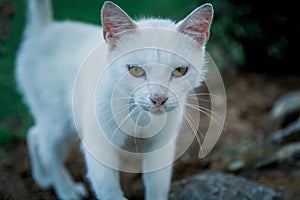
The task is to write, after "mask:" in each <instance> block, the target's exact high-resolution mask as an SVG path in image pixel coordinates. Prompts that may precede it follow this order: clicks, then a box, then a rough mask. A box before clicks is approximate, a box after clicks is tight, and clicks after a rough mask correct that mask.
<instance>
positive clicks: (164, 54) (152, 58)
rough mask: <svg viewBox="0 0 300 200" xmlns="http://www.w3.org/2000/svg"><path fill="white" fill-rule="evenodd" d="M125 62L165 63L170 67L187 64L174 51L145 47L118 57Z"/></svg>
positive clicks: (143, 63) (145, 64)
mask: <svg viewBox="0 0 300 200" xmlns="http://www.w3.org/2000/svg"><path fill="white" fill-rule="evenodd" d="M120 59H122V61H123V62H127V64H139V65H143V66H150V65H155V64H157V65H166V66H170V67H178V66H181V65H186V66H187V65H189V63H188V61H187V60H185V59H184V58H183V57H181V56H180V55H177V54H176V53H174V52H170V51H167V50H164V49H156V48H145V49H138V50H135V51H131V52H128V53H126V54H124V55H123V56H122V57H120Z"/></svg>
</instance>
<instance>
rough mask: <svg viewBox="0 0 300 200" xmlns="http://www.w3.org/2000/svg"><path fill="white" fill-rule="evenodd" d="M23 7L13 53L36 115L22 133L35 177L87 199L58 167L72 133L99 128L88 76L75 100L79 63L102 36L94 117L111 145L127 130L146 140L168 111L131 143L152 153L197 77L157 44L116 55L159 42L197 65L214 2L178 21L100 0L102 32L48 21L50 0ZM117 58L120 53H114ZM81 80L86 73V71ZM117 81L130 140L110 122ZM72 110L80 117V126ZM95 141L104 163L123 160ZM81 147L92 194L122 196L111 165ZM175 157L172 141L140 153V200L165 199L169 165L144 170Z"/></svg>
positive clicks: (120, 142) (64, 194) (176, 120)
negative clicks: (130, 121)
mask: <svg viewBox="0 0 300 200" xmlns="http://www.w3.org/2000/svg"><path fill="white" fill-rule="evenodd" d="M28 3H29V14H28V22H27V25H26V30H25V33H24V39H23V43H22V45H21V47H20V50H19V54H18V57H17V68H16V79H17V82H18V85H19V88H20V91H21V92H22V94H23V95H24V100H25V102H26V104H27V105H28V106H29V109H30V112H31V113H32V115H33V117H34V120H35V125H34V126H33V127H32V128H31V129H30V130H29V132H28V137H27V141H28V147H29V152H30V157H31V164H32V174H33V178H34V180H35V181H36V183H37V184H38V185H39V186H40V187H41V188H43V189H46V188H49V187H53V188H54V190H55V192H56V194H57V196H58V197H59V198H61V199H80V198H82V197H84V196H86V195H87V191H86V189H85V187H84V185H83V184H81V183H75V182H74V181H73V179H72V177H71V176H70V174H69V173H68V171H67V169H66V168H65V166H64V161H65V159H66V157H67V154H68V149H69V147H70V145H71V144H72V143H73V142H74V141H76V140H77V139H78V135H77V131H79V132H81V134H82V135H83V136H84V137H87V138H88V137H90V136H91V134H90V133H91V132H93V131H95V130H96V126H97V124H96V122H95V120H93V119H92V118H93V117H92V115H93V113H91V112H89V111H87V110H88V109H86V107H85V105H86V104H87V99H88V98H91V97H89V96H88V95H89V94H90V93H89V92H88V91H90V90H91V91H92V90H93V88H89V87H90V86H91V85H90V84H89V81H87V82H86V83H81V85H79V88H81V90H80V92H82V93H80V94H82V95H80V98H79V99H77V100H74V99H72V97H73V96H72V95H73V89H74V88H73V87H74V83H75V79H76V75H77V73H78V70H79V68H80V66H81V63H82V62H83V61H84V60H85V58H86V57H87V56H88V54H89V52H90V51H91V50H93V49H94V48H95V46H96V45H98V44H100V43H101V42H102V41H105V42H106V44H107V47H106V48H107V49H108V61H110V62H112V64H111V66H110V67H109V68H108V70H107V72H106V74H107V76H106V78H103V82H102V83H101V84H102V86H103V85H104V87H101V88H99V89H98V90H97V91H96V96H95V97H96V106H95V111H96V115H97V118H98V120H99V123H100V124H101V123H102V124H105V125H104V126H103V130H104V132H105V134H106V135H107V136H108V137H109V138H110V139H111V142H112V143H113V144H115V145H117V146H118V147H123V146H125V143H126V141H127V139H128V138H130V137H131V136H133V137H135V136H137V135H138V136H139V137H146V138H147V137H150V136H152V135H151V134H152V132H153V130H154V128H155V127H156V124H155V123H156V122H155V119H157V120H156V121H157V123H158V122H159V121H160V119H162V116H163V115H164V114H165V113H168V114H169V115H168V116H169V117H168V118H167V119H166V121H165V122H164V126H163V127H162V129H161V130H159V133H160V134H158V136H155V137H153V138H151V139H140V140H139V142H140V143H139V144H137V143H136V144H135V149H136V153H138V152H142V153H145V152H152V151H155V150H156V149H157V148H161V147H162V146H164V145H165V144H166V143H169V142H170V141H169V140H170V138H172V137H174V134H176V133H177V132H178V129H179V128H180V127H179V126H180V121H181V119H182V114H181V113H182V112H183V109H184V108H182V106H181V105H184V103H185V101H186V98H187V93H188V90H189V88H187V87H186V84H185V83H184V82H185V80H189V83H190V84H191V86H192V87H197V86H199V85H200V84H201V82H202V81H203V77H202V76H199V73H197V71H196V70H195V69H193V67H192V66H190V64H189V63H188V62H187V61H186V60H184V59H183V58H179V57H178V56H176V55H174V54H170V53H169V52H166V51H163V50H161V49H153V48H149V49H142V50H140V51H136V52H131V53H129V54H123V52H126V51H127V50H129V49H132V48H137V49H138V48H139V47H145V45H146V46H147V44H149V45H150V46H151V47H153V46H155V45H156V44H157V45H161V44H163V45H164V46H168V47H170V48H171V49H177V50H179V49H180V50H183V51H186V52H188V53H189V54H191V55H194V56H197V57H198V59H199V61H200V63H202V64H203V63H204V51H205V44H206V42H207V40H208V38H209V32H210V25H211V22H212V16H213V9H212V6H211V4H204V5H202V6H201V7H199V8H197V9H196V10H194V11H193V12H192V13H191V14H190V15H189V16H188V17H186V18H185V19H184V20H182V21H181V22H179V23H177V24H176V23H174V22H172V21H170V20H162V19H146V20H140V21H133V20H132V19H131V18H130V17H129V16H128V15H127V14H126V13H125V12H124V11H123V10H122V9H121V8H119V7H118V6H117V5H115V4H113V3H112V2H105V3H104V5H103V8H102V13H101V17H102V25H103V28H101V27H98V26H94V25H89V24H84V23H79V22H71V21H64V22H56V21H53V19H52V10H51V1H50V0H28ZM143 28H157V31H150V32H149V33H147V32H146V33H144V32H141V31H140V30H142V29H143ZM163 29H164V30H171V31H176V32H178V33H180V34H183V35H186V36H188V37H189V38H192V39H193V40H194V41H196V42H195V43H196V44H197V45H196V46H191V44H189V43H185V42H182V41H178V40H176V38H170V37H169V36H168V37H166V35H165V33H164V32H165V31H163ZM101 35H103V36H104V37H103V38H102V37H101ZM120 55H123V56H121V57H119V58H118V56H120ZM116 58H118V59H116ZM159 65H161V66H159ZM87 76H88V77H89V76H90V77H93V74H90V75H89V74H87ZM121 79H122V80H123V82H122V84H119V85H118V92H119V93H118V94H120V95H121V96H120V97H118V98H120V99H121V98H122V95H123V96H125V97H127V98H128V100H129V101H127V102H125V104H124V102H123V104H122V102H117V104H119V105H120V107H122V109H124V108H125V109H127V110H128V111H129V115H130V116H131V117H132V118H136V123H138V124H139V126H137V125H135V126H134V127H133V129H132V128H131V129H130V128H129V132H131V133H132V134H133V135H131V136H128V135H126V134H124V133H123V132H122V130H121V129H120V128H119V127H120V124H118V123H117V122H116V121H115V120H116V119H115V120H111V119H112V118H113V114H112V113H113V111H112V109H111V102H112V100H113V99H111V97H112V91H113V89H114V87H115V86H116V83H117V82H118V81H119V80H121ZM118 98H116V99H118ZM72 100H74V101H75V104H76V105H75V106H77V108H78V109H76V113H73V110H72ZM73 106H74V105H73ZM116 107H118V106H116ZM73 114H75V115H76V116H77V118H79V119H78V121H77V124H76V125H77V127H75V123H74V120H73ZM134 116H135V117H134ZM143 116H146V117H143ZM149 116H150V117H151V118H152V119H153V121H154V125H153V127H149V128H148V129H143V130H142V129H141V128H140V126H142V125H140V124H142V123H146V121H147V120H149V119H148V118H149ZM127 117H128V116H127ZM147 117H148V118H147ZM121 118H122V117H121ZM121 120H122V119H121ZM124 120H125V119H124ZM105 122H107V123H105ZM76 128H78V130H77V129H76ZM97 139H99V138H94V139H93V138H92V140H94V141H95V143H96V144H98V147H97V148H99V149H100V150H101V151H102V152H104V154H105V156H106V157H105V158H107V160H108V162H117V163H118V162H119V161H120V160H121V159H122V158H120V155H119V154H118V152H116V151H114V150H112V149H111V148H110V147H109V146H108V145H106V144H105V143H104V142H103V141H101V140H100V141H98V140H97ZM135 141H136V140H135ZM83 149H84V155H85V161H86V166H87V176H88V179H89V180H90V182H91V185H92V188H93V190H94V192H95V194H96V196H97V198H99V199H103V200H105V199H112V200H119V199H125V197H124V195H123V193H122V190H121V187H120V183H119V175H118V171H117V170H116V169H113V168H111V167H109V165H107V164H106V163H103V162H99V161H98V160H97V159H96V158H95V157H94V156H93V155H91V154H90V153H89V152H88V151H87V150H86V149H85V148H83ZM174 154H175V143H172V144H171V146H170V147H169V150H168V152H167V153H165V154H162V155H161V157H153V156H152V157H151V156H149V157H147V156H145V157H144V158H143V163H142V165H143V166H142V168H143V170H142V171H144V172H145V173H144V174H143V178H144V182H145V188H146V194H145V198H146V199H147V200H160V199H167V198H168V192H169V187H170V181H171V173H172V166H171V165H168V166H167V167H164V168H162V169H159V170H155V171H153V170H151V167H150V166H153V165H155V164H156V163H159V161H160V160H161V159H162V157H163V158H164V159H167V160H168V161H172V160H173V158H174ZM157 168H158V167H157Z"/></svg>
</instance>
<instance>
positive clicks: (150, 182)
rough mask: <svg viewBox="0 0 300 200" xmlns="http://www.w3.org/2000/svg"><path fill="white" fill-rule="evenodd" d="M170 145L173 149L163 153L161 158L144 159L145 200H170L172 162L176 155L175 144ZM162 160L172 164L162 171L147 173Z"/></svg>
mask: <svg viewBox="0 0 300 200" xmlns="http://www.w3.org/2000/svg"><path fill="white" fill-rule="evenodd" d="M170 145H171V147H170V148H168V150H167V152H163V153H162V154H161V155H160V156H156V157H153V156H151V157H145V158H144V161H143V166H144V167H143V168H144V171H146V172H144V174H143V179H144V184H145V188H146V194H145V200H153V199H155V200H167V199H168V196H169V189H170V184H171V177H172V168H173V164H172V160H173V157H174V154H175V144H170ZM161 160H168V161H170V163H171V164H169V165H168V166H166V167H164V168H162V169H159V170H155V171H151V172H147V171H149V170H151V169H150V168H151V166H153V164H154V163H160V162H161ZM149 167H150V168H149Z"/></svg>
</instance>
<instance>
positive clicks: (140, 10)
mask: <svg viewBox="0 0 300 200" xmlns="http://www.w3.org/2000/svg"><path fill="white" fill-rule="evenodd" d="M103 2H104V1H99V0H54V1H53V8H54V16H55V18H56V19H57V20H64V19H70V20H80V21H85V22H89V23H94V24H99V23H100V16H99V13H100V9H101V6H102V4H103ZM114 2H115V3H117V4H118V5H120V6H121V7H122V8H123V9H124V10H125V11H126V12H127V13H128V14H129V15H130V16H131V17H132V18H133V19H138V18H140V17H151V16H153V17H163V18H170V19H174V20H176V21H179V20H181V19H182V18H184V17H185V16H186V15H187V14H189V13H190V12H191V11H192V10H193V9H195V8H196V7H197V6H200V5H201V4H203V3H206V2H208V1H202V0H176V1H174V0H141V1H138V0H126V1H124V0H115V1H114ZM209 2H210V3H212V4H213V5H214V9H215V17H214V22H213V25H212V30H211V38H210V41H209V43H208V47H207V48H208V52H209V53H210V54H211V56H212V57H213V58H214V60H215V62H216V63H217V65H218V67H219V68H220V69H222V70H223V72H230V73H232V72H239V71H255V72H259V73H269V74H274V73H275V74H276V73H277V74H278V73H279V74H282V73H295V72H298V71H299V70H297V59H296V58H297V52H298V51H297V49H298V45H299V35H300V26H299V24H300V23H299V21H297V20H298V19H299V16H296V14H297V11H296V9H297V8H298V6H297V5H298V4H297V3H296V2H297V1H293V2H290V3H289V4H287V2H286V4H279V3H270V2H265V1H258V0H252V1H245V2H243V3H241V2H240V1H236V0H222V1H217V0H212V1H209ZM25 20H26V0H0V91H1V96H0V146H10V145H11V144H13V142H14V141H15V140H17V139H23V138H24V137H25V135H26V130H27V129H28V127H29V126H30V125H31V124H32V123H33V121H32V118H31V116H30V114H29V113H28V110H27V108H26V106H25V105H23V104H22V103H21V102H22V101H21V96H20V95H19V94H18V92H17V89H16V84H15V80H14V65H15V56H16V52H17V49H18V47H19V44H20V41H21V36H22V31H23V28H24V23H25ZM294 63H295V64H294Z"/></svg>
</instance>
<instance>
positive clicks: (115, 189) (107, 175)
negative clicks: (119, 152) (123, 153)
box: [84, 150, 126, 200]
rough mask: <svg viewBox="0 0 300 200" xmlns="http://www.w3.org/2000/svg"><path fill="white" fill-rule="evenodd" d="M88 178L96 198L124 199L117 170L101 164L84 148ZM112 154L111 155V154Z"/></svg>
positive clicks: (102, 199)
mask: <svg viewBox="0 0 300 200" xmlns="http://www.w3.org/2000/svg"><path fill="white" fill-rule="evenodd" d="M84 154H85V161H86V166H87V178H88V179H89V181H90V183H91V185H92V188H93V191H94V193H95V194H96V196H97V199H101V200H126V198H125V197H124V195H123V192H122V190H121V186H120V178H119V172H118V171H116V170H114V169H112V168H110V167H107V166H105V165H103V164H102V163H101V162H99V161H98V160H96V159H95V158H94V157H93V156H92V155H91V154H90V153H89V152H87V151H86V150H84ZM112 156H113V155H112Z"/></svg>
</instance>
